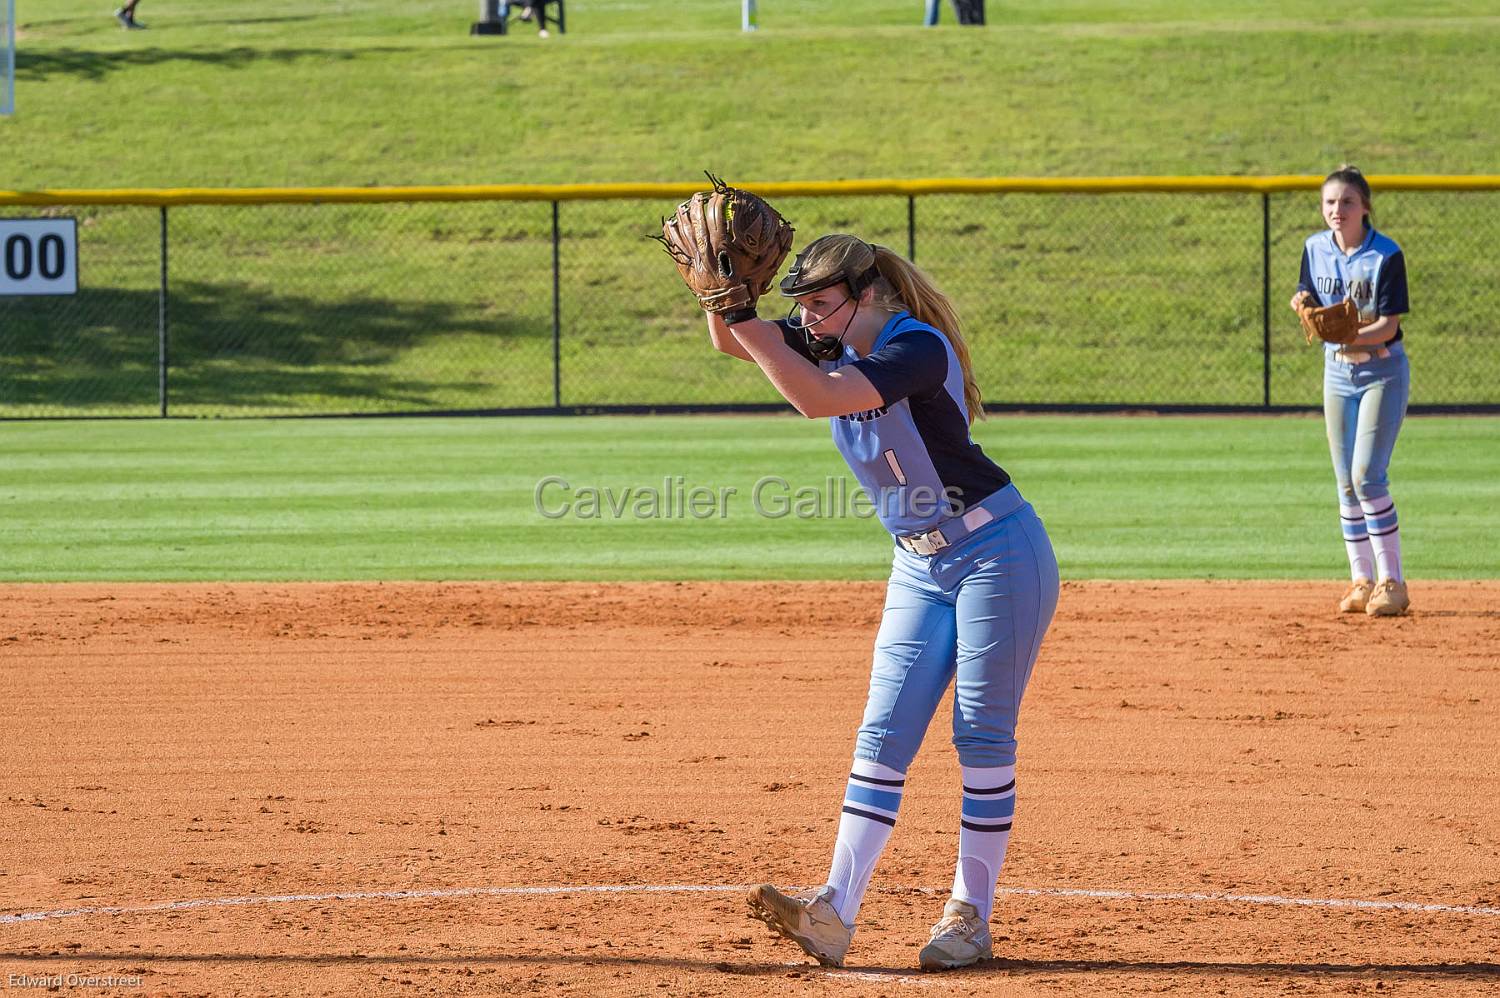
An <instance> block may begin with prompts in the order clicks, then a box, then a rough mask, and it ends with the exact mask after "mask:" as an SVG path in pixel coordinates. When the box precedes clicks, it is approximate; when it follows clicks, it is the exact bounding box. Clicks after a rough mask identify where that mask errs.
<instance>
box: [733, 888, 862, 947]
mask: <svg viewBox="0 0 1500 998" xmlns="http://www.w3.org/2000/svg"><path fill="white" fill-rule="evenodd" d="M832 893H833V888H832V887H829V886H827V885H824V886H822V887H815V888H813V889H811V890H806V891H798V892H796V893H795V894H783V893H782V892H781V891H778V890H777V889H776V888H774V887H772V886H771V885H770V884H761V885H760V886H759V887H752V888H750V897H749V898H748V899H747V900H748V901H749V903H750V914H751V915H754V916H755V917H756V918H758V919H760V920H761V921H762V922H765V923H766V924H767V925H769V926H770V927H771V929H772V930H773V931H775V932H778V933H780V934H781V935H783V936H786V937H787V938H788V939H790V940H791V941H792V942H794V943H796V944H797V945H798V946H801V947H802V951H803V952H804V953H806V954H807V955H808V956H810V957H812V958H813V959H815V960H817V961H818V962H819V963H821V964H822V965H823V966H825V967H842V966H843V965H844V954H846V953H848V952H849V942H850V941H851V940H852V939H853V938H854V930H853V929H851V928H849V926H847V925H845V924H844V920H843V919H841V918H839V913H838V911H837V910H835V909H834V907H833V905H832V904H831V903H829V901H828V895H830V894H832Z"/></svg>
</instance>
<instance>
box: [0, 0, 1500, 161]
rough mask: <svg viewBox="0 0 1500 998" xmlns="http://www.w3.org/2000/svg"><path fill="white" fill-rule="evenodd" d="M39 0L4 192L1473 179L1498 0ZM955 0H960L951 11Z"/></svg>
mask: <svg viewBox="0 0 1500 998" xmlns="http://www.w3.org/2000/svg"><path fill="white" fill-rule="evenodd" d="M568 6H569V11H568V13H569V29H570V30H569V32H568V34H567V35H566V36H554V37H552V38H549V39H546V40H542V39H539V38H537V36H536V33H535V31H534V30H533V29H531V28H529V27H527V26H525V25H520V26H519V30H517V31H516V32H515V33H514V34H513V35H510V36H507V37H505V38H470V37H468V35H467V29H468V24H469V22H470V21H471V20H473V18H474V16H475V14H476V12H477V9H478V5H477V4H476V3H474V2H472V0H350V2H342V3H338V4H308V3H305V2H302V0H263V2H259V3H255V4H235V5H226V4H223V3H219V2H216V0H160V2H157V3H153V2H152V0H146V2H145V3H143V4H142V6H141V9H140V15H141V20H142V21H146V22H147V23H149V24H150V30H149V31H142V32H131V33H127V32H124V31H122V30H121V29H120V28H119V26H118V25H116V24H115V22H114V21H113V19H112V18H111V17H110V16H109V10H110V7H111V3H110V2H106V3H100V2H99V0H22V2H21V3H20V4H19V7H20V10H19V14H18V16H19V22H20V38H19V50H18V57H17V88H16V100H17V106H18V113H17V115H16V116H15V118H14V120H11V121H5V120H0V143H3V147H4V148H5V155H4V156H3V157H0V188H6V187H23V188H32V187H42V186H49V187H111V186H178V185H211V186H255V185H262V184H265V185H298V184H355V185H359V184H372V183H374V184H404V183H483V182H500V181H514V182H564V183H566V182H575V181H626V180H674V181H677V180H685V179H690V178H693V177H697V176H699V174H700V171H701V170H702V169H704V168H705V167H706V166H712V167H714V168H715V169H717V170H720V171H721V172H726V173H729V174H731V175H733V176H736V177H739V178H741V179H751V178H754V179H765V180H773V179H806V178H811V179H827V178H837V177H884V176H899V177H913V176H915V177H923V176H1005V175H1012V174H1062V175H1069V174H1071V175H1092V174H1134V173H1164V174H1176V173H1301V172H1308V173H1316V172H1324V171H1326V170H1327V169H1328V168H1329V166H1330V164H1332V163H1335V162H1336V161H1337V160H1339V159H1342V158H1346V157H1354V158H1356V159H1358V160H1361V161H1363V162H1364V163H1365V164H1366V165H1367V168H1371V169H1377V170H1378V171H1379V172H1391V173H1402V172H1413V173H1421V172H1452V173H1469V172H1475V171H1477V170H1483V169H1488V168H1490V166H1491V165H1492V164H1494V163H1495V162H1496V161H1497V156H1496V153H1497V152H1500V135H1497V133H1496V130H1495V129H1494V128H1492V127H1489V125H1490V122H1491V121H1492V109H1493V108H1494V107H1495V106H1496V104H1497V103H1500V73H1496V72H1495V71H1494V70H1495V52H1496V51H1497V47H1500V46H1497V42H1500V4H1497V3H1496V2H1495V0H1469V2H1459V0H1427V2H1422V0H1414V2H1402V0H1360V2H1350V3H1342V4H1330V3H1327V2H1323V0H1262V2H1255V3H1250V2H1237V3H1231V2H1195V0H1067V2H1056V0H1027V2H1009V3H1007V2H997V0H990V2H989V4H988V5H987V7H988V11H989V20H990V22H991V23H990V25H989V27H987V28H985V29H982V30H980V29H967V28H960V27H958V26H957V25H956V24H955V23H954V21H953V15H952V11H951V8H950V9H948V10H946V11H945V17H944V24H943V26H942V27H940V28H938V29H923V28H921V27H920V20H921V15H922V5H921V4H920V3H919V2H917V0H848V2H839V3H829V2H826V0H762V2H761V4H760V11H761V30H760V31H759V32H756V33H754V34H750V35H746V34H743V33H742V32H740V31H739V4H737V3H735V2H734V0H682V2H672V3H666V2H660V3H642V2H639V0H573V2H571V3H570V4H569V5H568ZM946 6H947V5H946V4H945V7H946Z"/></svg>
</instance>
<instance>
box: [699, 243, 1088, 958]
mask: <svg viewBox="0 0 1500 998" xmlns="http://www.w3.org/2000/svg"><path fill="white" fill-rule="evenodd" d="M780 287H781V293H782V294H783V295H785V296H786V297H789V298H794V299H795V300H796V306H795V308H794V309H793V315H794V316H795V317H796V318H795V319H794V318H792V317H789V318H788V319H786V320H783V321H781V322H774V323H773V322H766V321H763V320H760V319H756V318H751V319H748V320H746V321H743V322H736V323H735V325H734V326H733V327H732V328H731V327H729V326H727V325H726V324H725V322H724V320H723V319H722V318H721V317H719V316H716V315H713V314H709V316H708V328H709V333H710V336H711V338H712V340H713V344H714V346H715V347H716V348H717V349H718V350H720V351H721V352H723V353H727V354H730V355H731V356H734V357H739V358H741V359H742V360H749V361H753V362H754V363H756V364H758V365H759V366H760V368H761V370H762V371H763V372H764V373H765V375H766V377H767V378H769V379H770V381H771V383H772V384H773V385H775V386H776V388H777V390H778V391H780V392H781V394H782V395H784V396H785V397H786V399H787V401H788V402H790V403H792V405H794V406H795V407H796V408H797V409H798V410H799V411H800V412H801V413H802V414H803V415H805V416H807V417H809V418H816V417H820V416H826V417H829V424H830V426H831V427H832V431H833V440H834V443H835V445H836V446H837V447H838V449H839V451H840V452H841V453H842V454H843V456H844V459H845V460H846V461H848V463H849V468H850V470H851V471H853V473H854V477H855V478H856V479H857V480H858V481H859V483H860V485H861V486H862V487H863V489H864V490H865V492H866V494H868V495H869V496H870V497H871V499H872V500H873V501H874V502H875V505H876V507H877V509H876V514H877V515H878V516H879V518H880V520H881V522H882V524H883V525H884V526H885V527H886V528H887V529H888V530H889V531H890V532H891V534H892V535H893V538H894V541H895V547H894V553H893V560H892V565H891V577H890V584H889V586H888V588H887V591H886V600H885V609H884V611H883V614H882V617H881V624H880V630H879V634H878V636H877V638H876V641H875V652H874V664H873V667H872V670H871V677H870V690H869V698H868V701H867V703H866V706H865V713H864V720H863V723H862V724H861V725H860V727H859V731H858V734H857V737H856V739H855V747H854V762H853V765H852V767H851V770H850V773H849V779H848V783H847V786H846V788H845V792H844V802H843V813H842V815H841V817H840V819H839V828H838V834H837V838H836V840H835V842H834V847H833V859H832V864H831V868H830V870H829V873H828V880H827V883H825V884H823V885H821V886H818V887H816V888H814V889H812V890H808V891H802V892H798V893H783V892H782V891H780V890H777V889H776V888H775V887H772V886H771V885H769V884H765V885H761V886H759V887H756V888H755V889H753V890H752V891H751V893H750V898H749V903H750V908H751V911H752V913H753V914H754V915H755V916H756V917H757V918H760V919H761V920H763V921H764V922H766V923H767V924H768V925H770V926H771V927H772V928H773V929H774V930H776V931H777V932H779V933H781V934H782V935H784V936H786V937H787V938H789V939H791V940H793V941H795V942H796V943H797V944H798V945H799V946H801V947H802V949H803V950H804V951H806V952H807V953H808V954H810V955H811V956H813V957H815V958H816V959H817V960H818V961H819V962H821V963H824V964H829V965H834V966H838V965H841V964H842V963H843V960H844V955H845V953H846V952H847V951H848V949H849V943H850V940H851V939H852V938H853V935H854V925H855V920H856V916H857V915H858V913H859V907H860V902H861V900H862V899H863V897H864V894H865V889H866V887H867V886H868V884H869V882H870V877H871V874H872V873H873V871H874V869H875V863H876V860H877V859H878V858H879V857H880V854H881V851H882V850H883V849H884V848H885V844H886V841H887V839H889V837H890V834H891V831H892V829H893V828H894V826H895V824H896V817H897V814H898V812H899V810H900V807H901V797H902V793H903V791H904V789H905V786H906V772H907V769H908V767H909V766H910V765H911V762H912V759H913V758H914V757H915V756H916V754H917V748H918V746H919V745H920V744H921V741H922V736H923V734H924V733H925V732H926V730H927V725H928V722H929V721H930V720H931V719H932V716H933V713H934V712H935V711H936V709H937V705H938V702H939V700H940V699H941V698H942V696H943V693H944V691H945V690H946V689H947V687H948V684H949V682H950V681H954V680H955V679H956V684H955V693H954V704H953V743H954V745H955V746H956V747H957V749H958V758H959V763H960V765H961V767H962V771H963V795H962V804H961V807H960V813H959V816H958V817H959V843H958V862H957V867H956V869H955V871H954V876H953V892H952V898H951V899H950V900H949V901H948V902H947V903H946V904H945V905H944V907H943V913H942V917H941V918H940V919H939V920H938V922H937V924H936V925H935V926H934V927H933V929H932V931H931V933H930V935H929V938H928V940H927V944H926V945H925V946H924V947H923V949H922V951H921V954H920V957H919V960H920V963H921V966H922V967H924V968H926V969H937V968H945V967H961V966H964V965H966V964H970V963H974V962H976V961H978V960H981V959H986V958H989V957H990V956H991V955H992V952H991V936H990V930H989V919H990V915H991V911H992V908H993V905H994V898H995V885H996V881H997V879H998V877H999V874H1000V868H1001V864H1002V863H1003V862H1004V860H1005V852H1006V847H1007V845H1008V844H1009V841H1010V829H1011V820H1012V816H1013V815H1014V813H1015V800H1016V779H1015V773H1016V739H1015V729H1016V717H1017V711H1018V710H1019V708H1020V705H1021V695H1022V693H1023V692H1024V691H1025V689H1026V682H1027V680H1028V679H1029V678H1030V676H1031V670H1032V666H1033V665H1034V664H1035V662H1036V657H1037V650H1038V649H1039V648H1040V646H1041V643H1042V636H1043V635H1044V634H1045V633H1046V631H1047V626H1048V624H1049V623H1050V622H1051V620H1052V614H1053V611H1054V610H1055V609H1056V607H1057V596H1058V574H1057V561H1056V559H1055V558H1054V557H1053V553H1052V545H1051V543H1050V542H1049V540H1048V538H1047V533H1046V531H1045V530H1044V529H1043V528H1042V522H1041V520H1040V519H1038V517H1037V515H1036V513H1035V511H1034V510H1033V509H1032V508H1031V505H1030V504H1029V503H1027V502H1026V501H1025V500H1024V499H1022V498H1021V495H1020V493H1019V492H1017V491H1016V488H1015V486H1014V485H1012V484H1011V481H1010V477H1009V476H1008V475H1007V474H1006V473H1005V471H1004V470H1002V469H1001V468H1000V467H999V466H998V465H996V464H995V463H994V462H993V461H991V460H990V459H989V458H988V457H986V456H985V454H984V452H983V451H982V450H980V448H979V446H978V445H977V444H975V443H974V441H973V440H972V439H971V438H970V436H969V424H970V423H971V422H972V421H973V420H974V419H975V418H976V417H978V416H981V415H982V412H983V410H982V403H981V400H980V395H979V388H978V386H977V385H976V384H975V383H974V377H973V373H972V370H971V366H970V363H969V353H968V349H967V347H966V346H965V345H964V341H963V338H962V336H961V334H960V332H959V324H958V319H957V316H956V315H955V314H954V310H953V306H952V305H951V304H950V303H949V301H948V299H947V298H946V297H945V296H944V295H943V294H942V292H940V291H939V290H938V289H937V288H936V287H935V286H934V285H933V284H932V283H931V281H930V280H929V279H928V278H927V277H926V275H924V274H923V273H922V272H921V271H919V270H918V269H917V268H916V267H915V266H914V265H913V264H911V263H910V262H908V261H907V260H905V259H903V258H902V257H900V256H898V255H897V254H896V253H894V252H892V251H891V250H889V249H886V248H884V247H881V246H873V245H871V244H869V243H866V242H864V241H863V240H860V239H857V238H855V237H853V236H849V235H829V236H824V237H823V238H821V239H818V240H817V241H815V242H814V243H812V244H811V245H810V246H808V247H807V248H806V250H804V251H803V252H802V253H801V254H800V255H799V256H798V257H797V259H796V262H795V263H794V264H793V266H792V269H791V271H790V273H789V274H788V275H787V277H786V278H785V279H784V280H783V281H782V282H781V285H780Z"/></svg>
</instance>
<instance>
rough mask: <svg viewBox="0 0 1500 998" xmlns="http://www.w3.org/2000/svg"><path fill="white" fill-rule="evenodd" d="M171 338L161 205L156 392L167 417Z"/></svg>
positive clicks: (164, 217) (163, 208)
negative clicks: (168, 328) (169, 334)
mask: <svg viewBox="0 0 1500 998" xmlns="http://www.w3.org/2000/svg"><path fill="white" fill-rule="evenodd" d="M170 346H171V340H170V338H169V336H168V331H167V206H166V205H162V206H161V287H160V289H159V290H158V291H157V297H156V393H157V398H158V399H159V400H160V402H161V416H162V418H163V419H165V418H166V417H167V363H168V358H169V353H168V350H169V347H170Z"/></svg>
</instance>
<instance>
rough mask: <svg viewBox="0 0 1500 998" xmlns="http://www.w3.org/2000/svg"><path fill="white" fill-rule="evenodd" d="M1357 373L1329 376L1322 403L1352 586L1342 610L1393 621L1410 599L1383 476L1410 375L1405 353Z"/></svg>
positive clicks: (1391, 503)
mask: <svg viewBox="0 0 1500 998" xmlns="http://www.w3.org/2000/svg"><path fill="white" fill-rule="evenodd" d="M1360 366H1361V367H1367V368H1368V369H1367V370H1363V371H1359V372H1358V373H1357V374H1356V373H1355V372H1353V371H1350V372H1348V373H1347V376H1344V375H1345V372H1338V374H1339V376H1335V375H1332V374H1330V376H1329V378H1328V379H1327V380H1326V381H1325V386H1324V397H1323V415H1324V421H1325V423H1326V426H1327V430H1328V449H1329V453H1330V455H1331V456H1332V458H1333V471H1334V477H1335V478H1336V479H1337V481H1338V490H1339V521H1340V524H1341V527H1342V531H1343V535H1344V545H1345V550H1346V552H1347V554H1348V557H1349V570H1350V573H1349V574H1350V576H1351V579H1352V582H1351V584H1350V587H1349V589H1348V591H1346V592H1345V594H1344V598H1343V599H1342V600H1341V601H1340V602H1339V609H1340V610H1341V611H1343V612H1345V613H1359V612H1361V611H1363V612H1365V613H1366V614H1368V615H1370V616H1372V617H1383V616H1394V615H1397V614H1401V613H1404V612H1405V611H1406V609H1407V607H1408V606H1409V605H1410V599H1409V597H1408V594H1407V589H1406V575H1405V572H1404V570H1403V568H1402V564H1401V535H1400V529H1399V522H1398V519H1397V512H1396V503H1395V500H1394V499H1393V498H1392V497H1391V494H1390V486H1389V478H1388V475H1387V472H1388V470H1389V468H1390V461H1391V454H1392V452H1393V451H1394V450H1395V447H1396V437H1397V435H1398V434H1399V433H1400V432H1401V424H1402V422H1403V420H1404V419H1405V417H1406V404H1407V399H1408V396H1409V394H1410V368H1409V367H1408V365H1407V361H1406V357H1405V355H1404V353H1403V354H1396V355H1394V356H1392V357H1389V358H1385V359H1383V360H1376V361H1371V362H1369V364H1368V365H1360Z"/></svg>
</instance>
